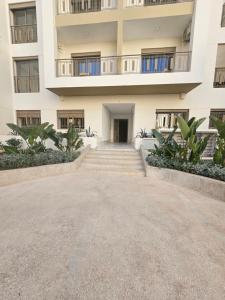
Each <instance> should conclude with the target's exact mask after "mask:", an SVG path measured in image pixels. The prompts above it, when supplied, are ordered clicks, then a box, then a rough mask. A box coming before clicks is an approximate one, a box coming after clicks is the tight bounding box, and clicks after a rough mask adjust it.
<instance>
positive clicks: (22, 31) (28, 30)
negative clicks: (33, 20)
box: [11, 24, 37, 44]
mask: <svg viewBox="0 0 225 300" xmlns="http://www.w3.org/2000/svg"><path fill="white" fill-rule="evenodd" d="M11 35H12V43H13V44H22V43H36V42H37V25H35V24H34V25H23V26H19V25H17V26H11Z"/></svg>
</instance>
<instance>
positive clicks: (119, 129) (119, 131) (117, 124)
mask: <svg viewBox="0 0 225 300" xmlns="http://www.w3.org/2000/svg"><path fill="white" fill-rule="evenodd" d="M127 142H128V119H114V143H127Z"/></svg>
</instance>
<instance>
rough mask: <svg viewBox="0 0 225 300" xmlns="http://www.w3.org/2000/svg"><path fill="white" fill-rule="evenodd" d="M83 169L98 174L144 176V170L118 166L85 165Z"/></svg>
mask: <svg viewBox="0 0 225 300" xmlns="http://www.w3.org/2000/svg"><path fill="white" fill-rule="evenodd" d="M82 167H83V169H85V170H90V171H95V172H96V171H97V172H105V173H118V174H128V175H138V174H139V175H142V176H143V175H144V172H143V168H142V167H139V168H137V167H136V168H127V167H118V166H114V167H112V166H100V165H95V166H94V165H90V164H86V165H84V164H83V166H82Z"/></svg>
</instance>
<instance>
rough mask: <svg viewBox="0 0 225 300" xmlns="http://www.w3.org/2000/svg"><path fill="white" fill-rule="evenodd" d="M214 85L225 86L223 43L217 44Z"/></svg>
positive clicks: (224, 47)
mask: <svg viewBox="0 0 225 300" xmlns="http://www.w3.org/2000/svg"><path fill="white" fill-rule="evenodd" d="M214 87H215V88H219V87H222V88H224V87H225V44H219V45H218V49H217V57H216V70H215V78H214Z"/></svg>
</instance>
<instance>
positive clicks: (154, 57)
mask: <svg viewBox="0 0 225 300" xmlns="http://www.w3.org/2000/svg"><path fill="white" fill-rule="evenodd" d="M175 51H176V49H175V48H158V49H143V50H142V73H161V72H171V71H172V70H173V68H174V55H175Z"/></svg>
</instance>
